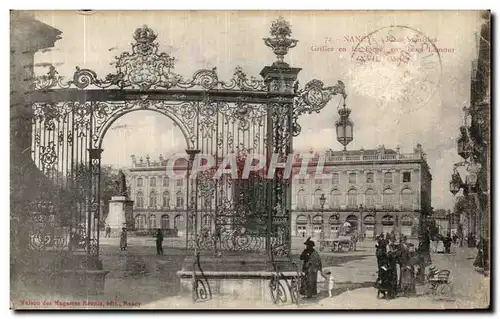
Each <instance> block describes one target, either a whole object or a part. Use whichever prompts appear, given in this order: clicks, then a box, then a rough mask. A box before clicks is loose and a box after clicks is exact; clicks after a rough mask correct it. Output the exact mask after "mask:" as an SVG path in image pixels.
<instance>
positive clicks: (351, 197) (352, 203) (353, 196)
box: [347, 188, 358, 208]
mask: <svg viewBox="0 0 500 319" xmlns="http://www.w3.org/2000/svg"><path fill="white" fill-rule="evenodd" d="M347 205H348V206H349V208H357V207H358V192H357V191H356V190H355V189H354V188H353V189H350V190H349V191H348V192H347Z"/></svg>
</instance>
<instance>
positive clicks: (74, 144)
mask: <svg viewBox="0 0 500 319" xmlns="http://www.w3.org/2000/svg"><path fill="white" fill-rule="evenodd" d="M156 38H157V35H156V34H155V32H154V31H153V30H152V29H150V28H148V27H147V26H143V27H141V28H138V29H137V30H136V31H135V32H134V34H133V39H134V42H133V43H132V47H131V52H124V53H122V54H121V55H120V56H118V57H116V61H115V66H116V70H115V72H114V73H112V74H108V75H106V76H105V77H104V78H100V77H99V76H98V75H97V73H96V72H95V71H93V70H89V69H83V68H78V67H77V68H76V71H75V72H74V74H73V78H72V79H70V80H65V79H64V78H63V77H62V76H60V75H59V73H58V72H57V70H56V69H55V67H53V66H50V67H49V71H48V73H47V74H45V75H43V76H40V77H38V78H36V80H35V88H36V90H34V91H33V92H31V94H29V97H28V99H29V101H30V103H31V104H32V108H33V126H32V153H33V154H32V158H33V161H34V162H35V164H36V165H37V167H38V168H39V170H40V171H41V172H43V175H44V176H45V177H46V179H47V180H49V181H50V183H51V185H53V188H52V189H50V190H47V192H45V193H43V192H42V193H41V194H40V195H39V198H38V199H37V201H36V202H34V203H33V209H32V210H31V212H30V213H31V216H32V218H31V221H30V227H31V234H30V240H31V247H32V248H33V249H57V250H69V251H78V250H81V251H85V252H86V253H87V254H89V255H98V254H99V231H98V229H99V227H98V221H99V220H100V218H101V216H100V210H101V208H100V202H101V198H100V196H101V190H100V187H101V186H100V185H101V183H100V178H101V153H102V140H103V138H104V136H105V134H106V131H107V130H108V128H109V127H110V125H111V124H112V123H113V122H114V121H115V120H116V119H118V118H119V117H121V116H123V115H124V114H127V113H129V112H133V111H136V110H151V111H155V112H158V113H161V114H164V115H166V116H168V117H169V118H170V119H172V121H173V122H174V123H175V124H176V125H177V126H178V127H179V128H180V130H181V131H182V133H183V135H184V138H185V142H186V152H187V154H188V158H189V160H188V165H189V168H188V171H189V172H188V175H190V171H191V168H192V162H193V158H194V155H196V154H197V153H204V154H211V155H212V156H213V157H214V159H215V161H216V163H215V166H216V167H218V166H219V164H220V161H221V160H222V159H223V158H224V157H225V156H227V155H229V154H233V155H234V156H236V158H237V161H238V165H239V164H240V163H243V162H244V161H245V160H246V158H247V156H249V155H250V154H254V153H257V154H266V155H267V156H268V158H269V156H270V155H271V154H277V155H278V156H279V158H280V159H281V160H280V162H285V161H286V156H287V155H288V154H290V153H292V151H293V149H292V139H293V137H294V136H297V135H298V134H299V133H300V125H299V124H298V117H299V116H300V115H302V114H304V113H312V112H319V111H320V110H321V109H322V108H323V107H325V105H326V104H327V103H328V101H329V100H330V99H331V98H332V96H334V95H339V96H340V97H341V98H344V99H345V97H346V95H345V91H344V85H343V83H342V82H340V81H339V83H338V84H337V85H335V86H331V87H325V86H324V84H323V82H321V81H319V80H312V81H310V82H309V83H307V84H306V85H305V87H304V88H303V89H299V87H298V82H297V75H298V73H299V71H300V69H299V68H293V67H290V66H289V65H288V64H287V63H286V62H284V61H283V59H284V56H285V55H286V54H287V52H288V50H289V49H290V48H293V47H294V46H295V45H296V44H297V40H294V39H292V38H291V27H290V25H289V24H288V22H286V21H284V20H283V19H281V18H280V19H278V20H276V21H275V22H274V23H273V24H272V27H271V37H269V38H266V39H264V41H265V44H266V45H267V46H269V47H270V48H271V49H273V51H274V53H275V54H276V55H277V57H278V60H277V61H276V62H274V63H273V64H272V65H270V66H265V67H264V68H263V70H262V71H261V73H260V75H261V76H262V79H257V78H256V77H249V76H247V75H246V73H245V72H244V71H243V70H242V69H241V68H240V67H237V68H236V69H235V71H234V75H233V77H232V78H231V79H229V80H228V81H224V80H221V79H220V78H219V76H218V73H217V70H216V68H213V69H201V70H198V71H196V72H195V73H194V74H193V75H192V76H191V77H189V78H185V77H183V76H181V75H179V74H177V73H175V71H174V70H175V58H174V57H171V56H169V55H168V54H166V53H162V52H161V51H160V48H159V44H158V43H157V42H156ZM290 182H291V181H290V179H285V178H283V169H279V168H278V169H277V170H276V173H275V178H274V179H266V178H265V175H264V174H260V173H259V172H256V173H255V174H253V175H251V176H250V178H249V179H247V180H243V179H231V178H230V177H229V176H223V177H222V178H220V179H212V178H211V176H210V172H203V173H197V174H195V176H190V178H189V182H188V188H189V189H188V195H187V196H188V201H187V208H186V213H187V219H186V220H187V222H188V223H187V247H188V248H189V249H196V250H197V251H199V250H214V251H215V252H221V251H227V250H236V251H249V252H257V251H262V252H267V253H268V254H269V255H270V257H271V259H272V260H277V259H283V258H285V259H286V258H288V257H289V254H290V245H291V243H290V240H291V236H290V228H291V220H290V209H291V192H290V191H291V183H290ZM54 190H56V191H55V192H54ZM205 214H208V215H210V216H211V219H212V220H213V221H214V223H213V225H210V227H206V226H204V225H203V223H202V222H201V219H202V215H205ZM278 217H279V218H278Z"/></svg>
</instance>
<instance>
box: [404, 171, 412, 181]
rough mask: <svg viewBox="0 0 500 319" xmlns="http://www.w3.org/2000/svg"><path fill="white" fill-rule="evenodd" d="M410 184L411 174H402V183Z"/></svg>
mask: <svg viewBox="0 0 500 319" xmlns="http://www.w3.org/2000/svg"><path fill="white" fill-rule="evenodd" d="M409 182H411V172H403V183H409Z"/></svg>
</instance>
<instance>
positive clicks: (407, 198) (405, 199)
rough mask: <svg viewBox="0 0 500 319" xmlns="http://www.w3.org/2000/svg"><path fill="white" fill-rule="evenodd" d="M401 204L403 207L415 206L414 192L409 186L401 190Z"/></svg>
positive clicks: (410, 207)
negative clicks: (413, 200) (412, 192)
mask: <svg viewBox="0 0 500 319" xmlns="http://www.w3.org/2000/svg"><path fill="white" fill-rule="evenodd" d="M401 206H402V208H403V209H412V208H413V203H412V194H411V190H410V189H408V188H405V189H403V191H402V192H401Z"/></svg>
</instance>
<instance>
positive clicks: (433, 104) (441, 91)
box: [35, 11, 481, 209]
mask: <svg viewBox="0 0 500 319" xmlns="http://www.w3.org/2000/svg"><path fill="white" fill-rule="evenodd" d="M280 15H281V16H283V17H284V18H285V19H286V20H288V21H289V22H290V23H291V25H292V37H293V38H295V39H298V40H299V42H298V44H297V46H296V47H295V48H293V49H291V50H290V51H289V53H288V55H287V56H286V57H285V61H286V62H288V63H289V64H290V65H291V66H293V67H300V68H302V70H301V72H300V73H299V76H298V80H299V83H300V87H303V86H304V85H305V84H306V83H307V82H309V81H310V80H312V79H319V80H321V81H323V82H324V83H325V85H334V84H336V83H337V81H338V80H342V81H343V82H344V83H345V86H346V91H347V94H348V97H347V100H346V105H347V107H349V108H350V109H351V110H352V113H351V120H352V121H353V122H354V141H353V142H351V143H350V144H349V145H348V149H359V148H364V149H372V148H377V147H378V146H379V145H385V147H386V148H392V149H395V148H396V147H397V146H400V147H401V152H403V153H411V152H412V151H413V148H414V147H415V146H416V144H417V143H420V144H422V146H423V149H424V151H425V152H426V153H427V160H428V163H429V165H430V168H431V173H432V175H433V182H432V202H433V203H432V205H433V206H434V207H435V208H445V209H448V208H452V205H453V201H454V199H453V197H452V195H451V193H450V192H449V190H448V183H449V180H450V177H451V173H452V167H453V163H456V162H459V161H461V158H460V157H459V156H458V155H457V154H456V138H457V137H458V133H459V130H458V128H459V126H460V125H462V124H463V121H464V119H463V112H462V107H463V106H464V105H466V104H468V101H469V97H470V74H471V64H472V61H473V59H475V58H476V56H477V51H476V35H475V33H476V32H477V31H478V30H479V27H480V23H481V20H480V18H479V13H477V12H472V11H441V12H440V11H432V12H431V11H427V12H424V11H412V12H393V11H387V12H384V11H378V12H373V11H359V12H342V11H339V12H328V11H316V12H307V11H301V12H277V11H248V12H229V11H208V12H200V11H191V12H182V11H178V12H162V11H140V12H133V11H129V12H115V11H107V12H96V13H94V14H92V15H78V14H76V13H74V12H69V11H68V12H63V11H55V12H51V11H43V12H35V16H36V18H37V19H39V20H40V21H42V22H44V23H46V24H48V25H51V26H53V27H55V28H57V29H59V30H60V31H62V39H60V40H58V41H57V42H56V45H55V47H54V49H52V50H50V51H47V52H40V53H37V55H36V56H35V63H43V62H49V63H53V64H54V65H56V67H57V69H58V71H59V73H60V74H61V75H63V76H66V77H69V78H71V77H72V74H73V72H74V71H75V66H80V67H81V68H90V69H93V70H95V71H96V72H97V74H98V75H99V76H100V77H101V78H104V77H105V75H106V74H108V73H112V72H114V71H115V70H114V66H113V65H110V62H112V61H114V57H115V56H117V55H119V54H120V53H121V52H124V51H130V43H131V42H133V38H132V34H133V32H134V31H135V29H136V28H138V27H141V26H142V25H144V24H146V25H148V27H150V28H152V29H153V30H154V31H155V32H156V33H157V34H158V38H157V41H158V43H159V45H160V51H163V52H166V53H167V54H169V55H171V56H174V57H175V58H176V61H175V72H176V73H179V74H181V75H183V76H185V77H187V78H189V77H190V76H191V75H192V74H193V73H194V72H195V71H196V70H198V69H202V68H209V69H211V68H213V67H217V72H218V74H219V78H220V79H227V80H229V79H230V78H231V76H232V73H233V71H234V68H235V67H236V66H241V67H242V68H243V69H244V70H245V72H246V73H247V74H248V75H249V76H255V77H259V72H260V71H261V69H262V68H263V67H264V66H266V65H270V64H271V63H272V62H274V61H275V60H276V58H275V56H274V54H273V53H272V50H271V49H270V48H268V47H266V46H265V45H264V42H263V41H262V38H263V37H267V36H269V27H270V25H271V22H272V21H273V20H275V19H276V18H277V17H278V16H280ZM389 26H400V27H397V28H388V27H389ZM369 34H372V37H373V38H375V39H377V38H380V37H386V36H391V35H394V36H396V37H402V38H407V36H410V35H419V36H420V37H424V36H425V37H428V39H431V41H432V42H433V43H434V44H435V46H436V47H437V48H439V49H440V51H441V52H440V54H439V56H440V59H437V55H436V54H435V53H434V54H431V55H432V56H431V57H430V58H428V59H430V60H433V59H434V62H436V61H437V64H435V65H434V67H433V68H431V69H430V70H429V69H422V63H423V61H426V60H425V59H427V58H426V57H424V56H426V55H425V54H417V53H412V54H411V56H410V62H409V63H408V65H407V67H406V68H404V69H402V68H397V67H395V66H394V65H395V64H394V63H392V64H391V63H388V62H387V61H385V60H384V61H375V62H373V63H365V64H364V66H360V65H359V63H356V58H357V57H358V56H360V55H362V53H361V52H360V51H359V50H360V48H361V49H362V48H363V47H366V46H367V43H368V42H367V41H368V39H372V37H370V38H364V40H363V41H362V42H361V43H360V44H359V46H358V52H354V54H353V49H352V48H353V47H354V46H355V45H356V44H357V43H358V42H359V41H357V40H359V39H362V38H363V37H364V36H366V35H369ZM353 38H354V39H355V40H356V41H354V42H351V39H353ZM368 44H369V46H370V47H371V46H372V43H371V42H370V43H368ZM388 46H389V47H390V48H393V47H394V48H397V47H398V46H397V43H389V44H388ZM386 47H387V46H386ZM325 48H330V49H331V48H333V50H332V51H327V50H330V49H325ZM338 48H345V51H342V49H341V50H340V51H339V49H338ZM384 48H385V47H384ZM431 53H432V51H431ZM353 57H354V58H353ZM439 65H440V66H439ZM402 70H403V71H406V73H405V72H403V71H402ZM45 71H46V70H45V69H43V68H38V69H37V70H36V72H37V73H38V74H40V73H43V72H45ZM402 75H408V76H409V80H410V81H414V82H411V83H414V84H412V85H409V87H410V88H415V87H416V86H417V84H418V83H421V82H422V81H423V80H425V79H431V80H432V81H433V82H434V83H437V84H434V85H433V86H432V85H431V91H432V92H433V94H432V95H426V94H425V92H424V93H422V95H419V92H420V91H418V90H417V93H416V95H411V96H412V97H413V98H409V102H405V101H401V100H398V99H397V98H398V97H399V96H401V95H402V94H403V95H404V92H403V91H402V90H401V85H402V82H403V81H407V80H408V77H405V78H401V76H402ZM418 96H423V97H425V98H424V101H423V102H421V103H419V102H418V101H416V100H417V97H418ZM427 97H429V98H430V99H427ZM338 105H339V100H338V99H336V98H335V97H334V98H333V99H332V100H331V101H330V103H329V104H328V105H327V106H326V107H325V108H324V109H323V110H322V111H321V113H320V114H311V115H303V116H301V117H300V118H299V123H300V125H301V126H302V133H301V135H299V136H298V137H296V138H295V140H294V149H295V150H296V151H308V150H310V149H313V150H316V151H323V150H325V149H333V150H341V149H342V146H341V145H340V144H339V143H338V142H337V141H336V136H335V121H336V120H337V118H338V114H337V107H338ZM185 148H186V146H185V142H184V139H183V138H182V134H181V132H180V130H179V129H178V128H177V127H175V125H174V124H173V122H172V120H170V119H169V118H167V117H165V116H163V115H161V114H158V113H155V112H150V111H137V112H133V113H129V114H126V115H124V116H123V117H121V118H119V119H118V120H117V121H115V122H114V123H113V124H112V126H111V128H110V129H109V130H108V132H107V133H106V136H105V138H104V142H103V149H104V152H103V163H104V164H111V165H115V166H118V167H122V166H130V165H131V159H130V155H132V154H135V155H136V156H137V157H138V158H139V157H141V156H142V157H145V156H146V155H147V154H149V155H150V157H151V158H152V159H153V160H154V159H157V158H158V156H159V155H160V154H163V155H166V154H171V153H173V152H177V151H183V150H184V149H185Z"/></svg>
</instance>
